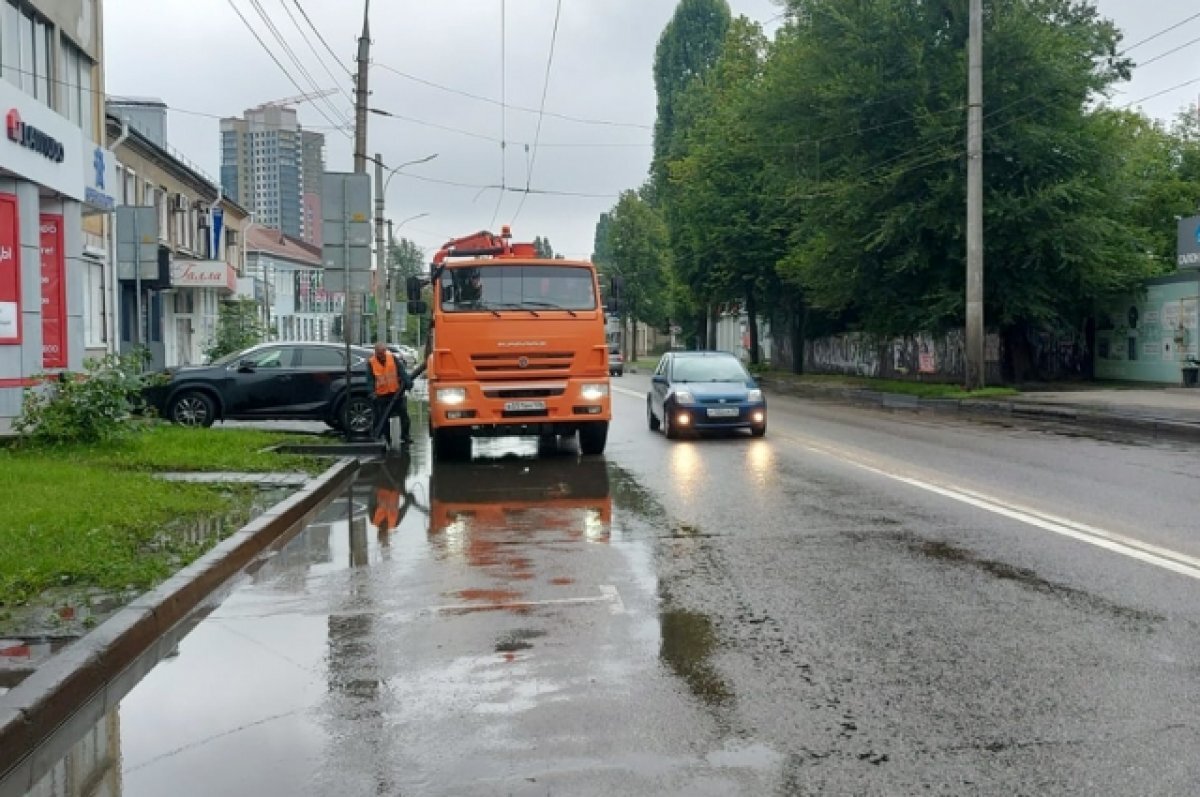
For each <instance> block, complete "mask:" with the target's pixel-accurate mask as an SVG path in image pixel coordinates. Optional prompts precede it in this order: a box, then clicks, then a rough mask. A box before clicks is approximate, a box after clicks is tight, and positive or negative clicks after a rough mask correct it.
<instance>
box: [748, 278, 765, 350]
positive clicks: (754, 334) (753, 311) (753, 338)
mask: <svg viewBox="0 0 1200 797" xmlns="http://www.w3.org/2000/svg"><path fill="white" fill-rule="evenodd" d="M746 323H747V324H748V325H749V328H750V364H751V365H758V362H759V359H760V354H761V352H760V351H759V349H758V302H757V301H755V297H754V286H753V285H747V286H746Z"/></svg>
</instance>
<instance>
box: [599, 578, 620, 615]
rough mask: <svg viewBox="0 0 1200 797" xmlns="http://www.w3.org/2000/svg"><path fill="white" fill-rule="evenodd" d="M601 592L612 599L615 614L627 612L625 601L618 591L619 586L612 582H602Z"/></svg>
mask: <svg viewBox="0 0 1200 797" xmlns="http://www.w3.org/2000/svg"><path fill="white" fill-rule="evenodd" d="M600 594H602V595H605V596H607V597H608V599H609V600H610V601H612V609H611V610H612V613H613V614H625V601H623V600H621V593H619V592H617V588H616V587H614V586H613V585H612V584H601V585H600Z"/></svg>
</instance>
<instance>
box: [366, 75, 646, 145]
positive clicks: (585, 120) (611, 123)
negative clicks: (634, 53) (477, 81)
mask: <svg viewBox="0 0 1200 797" xmlns="http://www.w3.org/2000/svg"><path fill="white" fill-rule="evenodd" d="M372 66H373V67H375V68H377V69H383V70H385V71H387V72H391V73H392V74H393V75H397V76H399V77H402V78H404V79H405V80H410V81H412V82H413V83H420V84H421V85H422V86H428V87H429V88H432V89H437V90H439V91H445V92H449V93H450V94H457V95H458V96H460V97H466V98H468V99H471V100H477V101H479V102H486V103H488V104H490V105H500V104H501V101H500V100H498V99H496V98H495V97H486V96H484V95H482V94H473V93H471V92H469V91H464V90H462V89H456V88H453V87H451V86H445V85H442V84H441V83H435V82H433V81H432V80H426V79H425V78H423V77H418V76H416V75H413V74H410V73H408V72H404V71H402V70H400V69H396V68H395V67H393V66H388V65H387V64H380V63H375V64H372ZM506 105H507V107H508V110H510V111H521V112H522V113H544V115H546V116H549V117H550V118H551V119H562V120H563V121H566V122H575V123H577V124H581V125H600V126H603V127H630V128H634V129H637V130H653V129H654V125H649V124H644V123H641V122H621V121H616V120H612V119H596V118H589V117H585V116H572V115H570V114H565V113H557V112H555V111H545V110H542V111H539V109H537V108H529V107H527V106H524V105H513V104H511V103H506Z"/></svg>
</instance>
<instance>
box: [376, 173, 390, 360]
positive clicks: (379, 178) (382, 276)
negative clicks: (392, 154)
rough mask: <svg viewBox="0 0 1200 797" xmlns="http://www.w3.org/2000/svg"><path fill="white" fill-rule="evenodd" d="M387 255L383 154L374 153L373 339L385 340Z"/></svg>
mask: <svg viewBox="0 0 1200 797" xmlns="http://www.w3.org/2000/svg"><path fill="white" fill-rule="evenodd" d="M386 280H387V257H386V254H385V252H384V247H383V155H381V154H379V153H378V152H376V153H375V340H377V341H379V340H382V341H384V342H387V339H388V329H387V327H386V323H387V314H386V312H385V311H384V309H383V300H384V288H385V287H386Z"/></svg>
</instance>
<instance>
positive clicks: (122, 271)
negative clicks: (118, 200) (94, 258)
mask: <svg viewBox="0 0 1200 797" xmlns="http://www.w3.org/2000/svg"><path fill="white" fill-rule="evenodd" d="M135 262H136V263H139V265H140V271H141V272H142V273H141V277H142V279H144V280H155V279H158V209H157V208H155V207H153V206H152V205H151V206H146V207H140V206H137V205H122V206H121V207H119V208H117V278H118V279H123V280H132V279H137V277H138V275H137V271H136V270H135V268H134V263H135Z"/></svg>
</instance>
